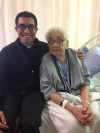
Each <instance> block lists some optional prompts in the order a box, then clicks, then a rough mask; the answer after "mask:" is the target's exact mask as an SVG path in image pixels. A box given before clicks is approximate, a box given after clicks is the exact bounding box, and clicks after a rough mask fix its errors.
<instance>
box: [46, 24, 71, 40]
mask: <svg viewBox="0 0 100 133" xmlns="http://www.w3.org/2000/svg"><path fill="white" fill-rule="evenodd" d="M54 32H59V33H61V34H62V36H63V37H64V39H65V40H68V35H67V33H66V32H65V30H63V29H62V28H59V27H53V28H50V29H49V30H48V31H47V32H46V35H45V38H46V40H47V41H49V39H50V36H51V34H52V33H54Z"/></svg>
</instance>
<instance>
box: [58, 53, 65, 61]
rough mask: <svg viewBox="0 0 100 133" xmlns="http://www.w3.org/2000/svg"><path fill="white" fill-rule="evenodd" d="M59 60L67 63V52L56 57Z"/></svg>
mask: <svg viewBox="0 0 100 133" xmlns="http://www.w3.org/2000/svg"><path fill="white" fill-rule="evenodd" d="M56 58H57V60H58V61H60V62H61V63H66V61H67V56H66V54H65V53H63V54H61V55H60V56H58V57H56Z"/></svg>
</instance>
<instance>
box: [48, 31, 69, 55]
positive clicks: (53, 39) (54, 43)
mask: <svg viewBox="0 0 100 133" xmlns="http://www.w3.org/2000/svg"><path fill="white" fill-rule="evenodd" d="M48 46H49V52H50V53H51V54H52V55H54V56H56V57H60V55H61V54H64V53H65V50H66V48H67V41H66V40H65V38H64V35H63V34H62V33H60V32H52V33H51V34H50V36H49V39H48Z"/></svg>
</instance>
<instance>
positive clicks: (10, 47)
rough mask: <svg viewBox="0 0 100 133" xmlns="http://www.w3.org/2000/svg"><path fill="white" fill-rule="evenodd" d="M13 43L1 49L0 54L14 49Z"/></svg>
mask: <svg viewBox="0 0 100 133" xmlns="http://www.w3.org/2000/svg"><path fill="white" fill-rule="evenodd" d="M15 43H16V41H15V42H12V43H10V44H8V45H6V46H5V47H3V48H2V50H1V52H7V51H10V50H12V49H14V48H15Z"/></svg>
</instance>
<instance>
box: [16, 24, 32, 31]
mask: <svg viewBox="0 0 100 133" xmlns="http://www.w3.org/2000/svg"><path fill="white" fill-rule="evenodd" d="M16 28H19V29H20V30H25V29H26V28H28V29H29V30H33V29H34V28H35V26H34V25H33V24H28V25H25V24H19V25H17V26H16Z"/></svg>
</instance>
